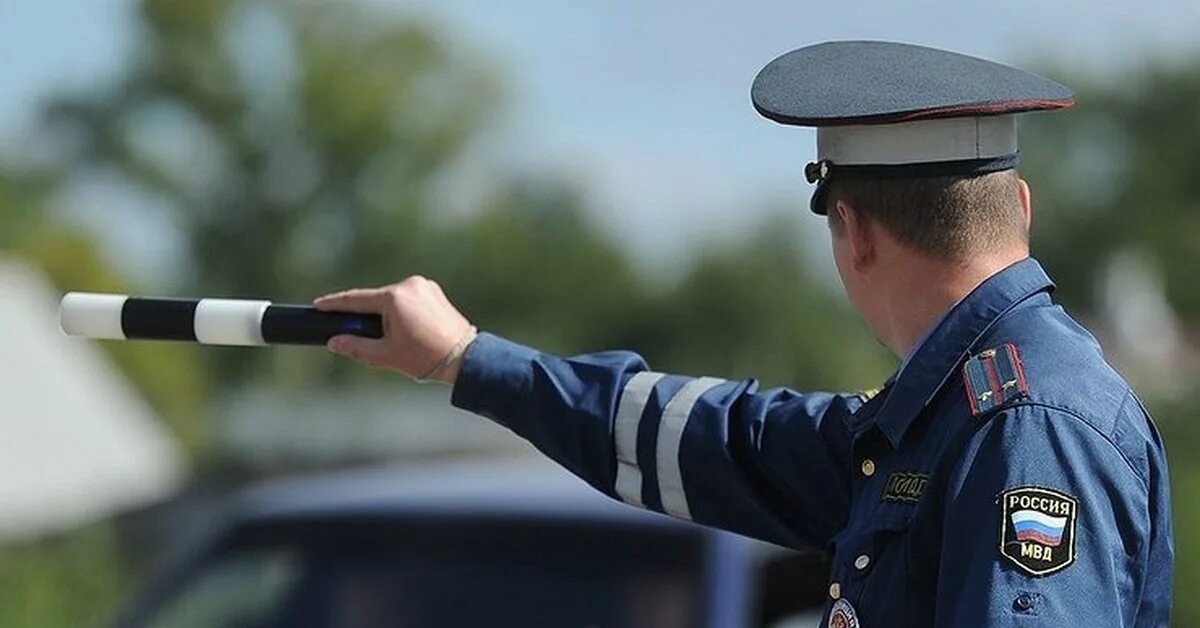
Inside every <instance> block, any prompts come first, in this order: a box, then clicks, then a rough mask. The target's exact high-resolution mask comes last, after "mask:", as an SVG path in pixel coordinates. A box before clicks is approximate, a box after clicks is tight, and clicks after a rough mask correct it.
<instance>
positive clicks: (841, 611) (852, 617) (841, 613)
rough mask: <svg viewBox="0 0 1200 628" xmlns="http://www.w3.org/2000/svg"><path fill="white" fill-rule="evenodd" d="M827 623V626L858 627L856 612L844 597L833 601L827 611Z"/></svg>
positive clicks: (833, 627) (835, 627)
mask: <svg viewBox="0 0 1200 628" xmlns="http://www.w3.org/2000/svg"><path fill="white" fill-rule="evenodd" d="M828 625H829V628H859V626H858V612H857V611H855V610H854V606H852V605H851V604H850V602H847V601H846V598H839V599H838V601H836V602H834V603H833V610H831V611H829V624H828Z"/></svg>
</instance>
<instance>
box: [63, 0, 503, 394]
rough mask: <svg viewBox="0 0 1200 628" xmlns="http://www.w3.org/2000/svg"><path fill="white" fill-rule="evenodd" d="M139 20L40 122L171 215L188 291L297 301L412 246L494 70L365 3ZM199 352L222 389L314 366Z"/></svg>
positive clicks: (175, 8)
mask: <svg viewBox="0 0 1200 628" xmlns="http://www.w3.org/2000/svg"><path fill="white" fill-rule="evenodd" d="M139 15H140V18H141V25H142V27H143V29H142V31H141V32H142V38H141V40H140V42H139V44H138V45H139V49H140V50H139V54H138V55H137V57H136V61H135V62H134V63H133V64H132V66H131V67H130V69H129V71H128V72H127V74H126V75H125V76H124V77H122V78H120V79H119V80H118V81H117V82H116V83H115V84H114V85H111V86H109V87H108V88H106V89H104V90H102V91H101V92H100V93H99V94H89V95H85V96H82V97H73V98H62V99H60V100H58V101H57V102H55V103H53V104H52V105H51V106H50V107H49V108H48V118H49V121H50V123H51V125H52V127H53V128H56V129H58V130H60V131H62V132H61V133H60V135H61V136H63V137H66V138H68V140H67V141H66V142H65V143H66V144H67V145H69V146H76V147H78V148H77V149H76V150H75V151H73V153H69V154H71V156H72V161H71V162H70V163H69V164H68V167H69V168H72V169H74V170H82V171H86V170H88V169H94V168H97V167H102V168H104V169H106V170H107V171H109V172H112V173H115V176H116V177H118V178H119V180H120V182H121V183H122V184H127V185H131V186H133V187H134V188H136V189H138V190H139V191H142V192H145V193H147V194H148V195H150V196H151V197H153V198H155V199H157V200H159V201H161V202H162V203H163V204H164V205H165V206H166V207H169V208H171V209H172V210H173V215H172V216H171V217H170V219H171V221H172V222H173V223H174V224H176V225H178V227H179V229H180V232H181V233H182V234H183V236H184V238H185V242H186V244H187V247H188V253H189V255H190V257H191V259H190V261H191V263H190V264H189V265H188V267H189V268H190V269H191V272H192V276H193V278H192V281H191V282H190V285H183V286H180V287H179V291H180V292H181V293H186V292H191V293H195V294H204V295H229V296H243V297H245V296H268V297H272V298H286V297H291V298H294V299H307V298H310V297H311V296H314V295H315V294H319V293H321V292H323V291H326V290H328V289H331V288H334V287H339V286H346V285H349V284H369V283H382V282H386V281H389V280H392V279H394V278H395V277H397V276H399V275H401V274H402V273H403V272H404V270H403V269H407V268H411V267H412V266H413V264H415V262H416V261H417V260H421V259H423V257H424V256H425V254H426V252H427V250H428V249H429V247H430V245H431V238H430V237H429V231H430V229H431V226H430V222H431V221H430V218H431V216H430V214H431V211H430V204H429V200H428V197H429V195H430V193H431V190H432V188H433V186H434V185H435V184H436V182H437V181H436V177H437V175H438V174H439V173H440V172H441V171H442V170H444V169H445V168H446V167H447V166H448V165H449V164H450V163H451V162H452V161H453V160H454V158H455V157H456V156H457V155H458V154H459V152H460V151H461V150H462V149H463V147H464V146H465V143H466V141H467V139H468V138H469V137H470V136H471V135H472V134H473V133H474V131H475V130H476V129H477V128H478V126H479V122H480V121H481V119H482V118H483V114H484V113H485V112H486V111H487V110H488V109H490V108H491V107H492V106H493V105H494V102H495V100H496V94H495V92H496V90H495V89H494V88H493V85H492V83H491V81H490V80H489V78H488V76H487V74H485V73H484V72H483V71H481V70H480V69H478V68H474V67H470V66H467V65H465V64H464V63H462V62H460V60H459V59H457V58H456V57H455V56H454V55H453V54H452V53H451V51H450V49H449V48H447V47H446V46H444V45H443V44H442V43H441V42H440V41H439V40H438V39H437V38H436V37H435V36H434V35H433V34H431V33H430V32H429V31H428V30H426V29H425V28H423V27H422V26H420V25H418V24H415V23H413V22H410V21H408V20H404V19H399V18H398V17H397V16H395V15H392V14H382V13H381V12H380V11H369V10H367V9H366V8H363V7H362V6H359V5H356V6H350V5H344V4H343V5H336V6H333V5H324V4H320V3H295V4H293V3H283V2H269V1H263V2H252V1H248V2H235V1H232V0H196V1H194V2H174V1H172V0H147V1H145V2H142V3H141V4H140V14H139ZM205 356H206V357H207V358H209V359H211V360H213V361H214V362H215V364H214V367H215V368H214V374H215V376H216V377H217V378H218V380H219V382H220V383H222V384H231V383H236V382H242V381H244V380H246V378H248V377H249V376H251V375H252V374H258V375H265V376H270V377H273V378H274V379H275V380H276V381H274V382H273V383H275V384H276V385H280V384H284V383H286V382H287V381H291V382H293V383H297V382H300V381H306V382H311V380H312V376H313V374H312V373H308V372H301V373H296V372H295V371H296V370H297V368H298V367H297V365H296V362H295V360H294V358H295V357H296V356H295V354H293V353H291V352H286V351H285V352H276V353H274V354H272V353H267V352H261V351H258V352H255V351H237V350H229V351H220V352H208V353H206V354H205ZM273 357H274V359H275V360H277V362H276V366H277V367H278V368H276V369H275V370H274V371H271V370H263V369H261V368H257V367H260V366H261V364H260V363H261V362H263V361H267V360H272V359H273ZM320 364H322V365H329V364H330V361H329V360H322V361H321V362H320ZM300 370H301V371H304V369H302V368H301V369H300Z"/></svg>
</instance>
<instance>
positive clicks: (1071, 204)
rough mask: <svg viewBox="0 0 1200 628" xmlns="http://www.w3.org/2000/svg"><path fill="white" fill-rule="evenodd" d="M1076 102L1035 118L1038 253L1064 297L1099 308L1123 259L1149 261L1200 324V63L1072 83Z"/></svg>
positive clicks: (1032, 165) (1032, 149)
mask: <svg viewBox="0 0 1200 628" xmlns="http://www.w3.org/2000/svg"><path fill="white" fill-rule="evenodd" d="M1068 84H1072V85H1073V86H1074V87H1076V88H1077V91H1078V98H1077V100H1078V102H1079V104H1078V105H1077V106H1076V107H1075V108H1073V109H1069V110H1067V111H1065V112H1063V113H1060V114H1055V115H1053V116H1045V115H1043V116H1029V120H1028V122H1027V124H1026V125H1025V133H1024V135H1025V136H1026V138H1028V139H1029V140H1030V141H1027V144H1028V146H1029V150H1025V151H1023V153H1024V155H1023V157H1024V161H1025V168H1024V169H1023V174H1024V175H1025V176H1026V177H1027V178H1029V180H1030V181H1031V184H1032V185H1033V189H1034V196H1035V200H1038V201H1041V202H1039V203H1038V205H1039V207H1040V208H1041V211H1038V212H1037V215H1036V219H1035V222H1034V226H1035V233H1034V237H1035V238H1036V240H1035V246H1036V247H1037V251H1038V255H1039V256H1040V257H1041V258H1043V259H1044V260H1046V261H1047V262H1049V264H1050V265H1051V266H1052V267H1053V268H1054V272H1055V275H1056V276H1057V277H1059V278H1060V279H1061V280H1062V281H1061V286H1060V290H1059V293H1060V294H1059V296H1060V298H1063V299H1065V300H1066V301H1068V303H1069V304H1071V305H1072V306H1074V307H1075V308H1076V309H1078V310H1080V311H1084V312H1089V313H1095V312H1096V311H1097V310H1098V309H1099V308H1100V299H1099V297H1100V295H1099V294H1098V293H1097V288H1098V286H1099V285H1100V284H1101V281H1100V275H1101V273H1103V272H1104V270H1105V268H1106V266H1107V262H1109V261H1110V260H1111V257H1112V256H1113V255H1114V254H1116V253H1118V252H1119V251H1121V250H1123V249H1127V248H1133V249H1137V250H1139V251H1140V252H1142V253H1145V254H1147V255H1149V257H1150V259H1151V260H1153V262H1154V263H1155V266H1156V268H1157V270H1158V271H1159V272H1161V273H1162V275H1163V277H1164V279H1165V287H1166V296H1167V298H1168V299H1169V302H1170V303H1171V305H1172V306H1173V307H1174V309H1175V311H1176V312H1177V313H1178V314H1179V315H1181V316H1183V317H1185V319H1186V320H1187V321H1188V322H1189V323H1190V325H1191V326H1192V327H1193V328H1194V327H1195V326H1196V325H1197V324H1200V289H1197V284H1196V273H1197V271H1198V270H1200V237H1197V234H1200V177H1198V176H1196V166H1195V164H1197V163H1200V143H1197V142H1196V141H1194V138H1196V137H1200V115H1197V107H1196V103H1197V102H1200V62H1192V63H1188V64H1178V65H1174V66H1168V65H1159V66H1154V67H1150V68H1148V69H1147V70H1146V71H1145V72H1144V73H1142V74H1140V75H1139V76H1138V77H1137V79H1136V80H1131V81H1116V80H1112V81H1109V82H1103V83H1102V82H1097V81H1094V80H1093V81H1088V80H1086V79H1085V80H1070V81H1068Z"/></svg>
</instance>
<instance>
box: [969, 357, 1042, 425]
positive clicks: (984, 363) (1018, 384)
mask: <svg viewBox="0 0 1200 628" xmlns="http://www.w3.org/2000/svg"><path fill="white" fill-rule="evenodd" d="M963 385H964V387H965V388H966V391H967V401H968V402H969V403H970V404H971V414H974V415H980V414H983V413H984V412H987V411H989V410H992V409H995V408H997V407H999V406H1002V405H1004V404H1006V403H1008V402H1009V401H1012V400H1014V399H1020V398H1021V397H1026V396H1028V395H1029V386H1028V384H1027V383H1026V382H1025V371H1024V369H1023V368H1022V367H1021V356H1020V354H1019V353H1017V346H1016V345H1014V344H1013V343H1011V342H1009V343H1006V344H1003V345H1001V346H999V347H997V348H995V349H987V350H985V351H980V352H979V353H978V354H977V355H974V356H972V357H971V359H969V360H967V363H966V364H964V365H963Z"/></svg>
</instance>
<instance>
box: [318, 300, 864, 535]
mask: <svg viewBox="0 0 1200 628" xmlns="http://www.w3.org/2000/svg"><path fill="white" fill-rule="evenodd" d="M316 304H317V306H318V307H320V308H322V309H330V310H347V311H355V312H375V313H379V314H381V315H382V316H383V318H384V327H385V336H384V338H382V339H379V340H371V339H364V338H351V337H339V338H335V339H334V340H333V341H331V347H330V348H331V349H333V350H334V351H337V352H339V353H343V354H347V355H349V356H351V357H354V358H356V359H358V360H360V361H363V362H366V363H368V364H371V365H373V366H376V367H385V368H393V369H396V370H399V371H401V372H403V373H405V374H407V375H409V376H410V377H419V376H421V375H422V374H424V373H427V372H429V371H430V370H431V369H436V368H437V366H438V365H439V363H441V362H442V361H444V359H445V358H446V356H448V355H449V356H453V354H454V352H455V348H456V345H461V341H462V339H463V338H464V337H470V334H471V329H472V328H471V326H470V324H469V323H468V322H467V320H466V318H465V317H463V316H462V314H460V313H459V312H458V311H457V310H456V309H454V306H453V305H451V304H450V302H449V300H447V299H446V297H445V295H444V294H442V291H441V289H440V288H438V287H437V284H435V283H433V282H430V281H428V280H425V279H421V278H411V279H409V280H406V281H405V282H403V283H401V284H396V285H395V286H390V287H387V288H381V289H377V290H359V291H350V292H346V293H341V294H338V295H332V296H330V297H326V298H322V299H320V300H318V301H317V303H316ZM452 362H453V363H452V364H450V365H448V368H447V369H446V374H445V377H443V379H444V380H445V381H447V382H450V383H454V386H455V389H454V396H453V401H454V403H455V405H457V406H459V407H461V408H464V409H466V410H470V411H472V412H476V413H478V414H481V415H483V416H486V417H489V418H491V419H493V420H495V421H497V422H498V423H500V424H502V425H505V426H507V427H509V428H510V429H512V430H513V431H515V432H516V433H518V434H519V435H521V436H523V437H524V438H526V439H528V440H529V441H530V442H532V443H533V444H534V445H535V446H536V447H537V448H538V449H539V450H541V451H542V452H543V453H545V454H547V455H548V456H550V457H551V458H553V459H554V460H556V461H558V462H559V463H560V464H562V465H563V466H564V467H566V468H567V469H569V470H570V471H572V472H573V473H575V474H576V475H578V476H580V477H581V478H583V479H584V480H585V481H587V482H588V483H590V484H591V485H592V486H594V487H596V488H597V489H599V490H601V491H603V492H605V493H606V494H608V495H610V496H612V497H614V498H617V499H620V500H622V501H624V502H626V503H629V504H633V505H636V506H639V507H645V508H649V509H653V510H656V511H659V512H665V513H667V514H670V515H672V516H675V517H679V518H683V519H687V520H692V521H696V522H698V523H702V524H705V525H711V526H714V527H720V528H724V529H728V530H732V531H735V532H739V533H742V534H746V535H749V536H754V537H757V538H762V539H765V540H769V541H772V542H775V543H780V544H784V545H789V546H809V547H812V546H817V547H820V546H823V545H824V544H825V543H826V542H827V541H828V539H829V538H830V537H831V536H832V535H833V534H834V533H836V531H837V530H838V529H840V528H841V526H842V525H843V523H844V521H845V518H846V516H847V509H848V504H849V498H850V489H849V479H848V470H849V468H850V462H849V449H850V447H849V442H850V435H849V432H848V429H847V426H846V420H847V418H848V416H849V415H850V413H852V412H853V411H854V410H855V409H856V408H857V407H858V405H859V404H860V400H859V398H858V397H857V396H853V395H831V394H823V393H818V394H800V393H796V392H792V391H788V390H771V391H762V392H760V391H758V390H757V386H756V384H755V382H754V381H752V380H745V381H727V380H722V379H717V378H707V377H702V378H690V377H681V376H676V375H666V374H661V373H654V372H651V371H649V370H648V369H647V365H646V364H645V362H644V361H643V360H642V359H641V358H640V357H638V356H637V355H635V354H632V353H628V352H607V353H598V354H591V355H584V356H578V357H574V358H559V357H556V356H552V355H548V354H544V353H540V352H538V351H535V350H533V349H530V348H528V347H524V346H521V345H517V344H515V343H511V342H509V341H507V340H504V339H502V338H499V337H496V336H492V335H490V334H481V335H479V336H478V338H475V339H474V340H473V342H471V343H470V346H469V348H467V349H466V350H465V353H464V355H463V356H462V359H461V360H452Z"/></svg>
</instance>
